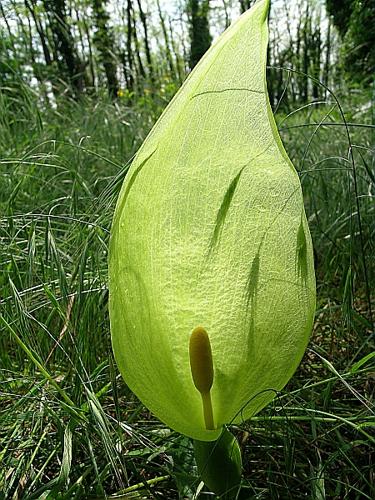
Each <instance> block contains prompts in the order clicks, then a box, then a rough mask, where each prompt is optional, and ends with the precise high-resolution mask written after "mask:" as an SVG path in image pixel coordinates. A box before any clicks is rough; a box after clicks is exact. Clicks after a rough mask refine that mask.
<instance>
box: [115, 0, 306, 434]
mask: <svg viewBox="0 0 375 500" xmlns="http://www.w3.org/2000/svg"><path fill="white" fill-rule="evenodd" d="M267 11H268V2H267V1H266V0H260V1H259V2H257V3H256V4H255V6H254V7H253V8H252V9H251V10H250V11H248V12H247V13H245V14H244V15H243V16H241V17H240V18H239V20H238V21H237V22H236V23H235V24H233V26H231V27H230V28H229V29H228V30H227V31H226V32H225V33H224V34H223V35H222V36H221V37H220V38H219V39H218V41H217V42H216V43H215V44H214V45H213V47H212V48H211V49H210V50H209V51H208V53H207V54H206V55H205V56H204V58H203V59H202V61H201V62H200V63H199V65H198V66H197V67H196V68H195V69H194V71H193V72H192V73H191V75H190V77H189V78H188V79H187V81H186V82H185V84H184V85H183V87H182V88H181V90H180V91H179V92H178V94H177V95H176V97H175V98H174V99H173V101H172V102H171V104H170V105H169V106H168V108H167V109H166V111H165V112H164V113H163V115H162V116H161V118H160V119H159V121H158V122H157V124H156V125H155V127H154V128H153V130H152V131H151V133H150V134H149V136H148V137H147V139H146V140H145V142H144V143H143V145H142V147H141V148H140V150H139V151H138V153H137V155H136V157H135V159H134V161H133V163H132V166H131V169H130V171H129V173H128V174H127V177H126V181H125V182H124V185H123V188H122V191H121V194H120V197H119V200H118V203H117V207H116V212H115V216H114V221H113V227H112V235H111V244H110V262H109V266H110V269H109V273H110V283H109V286H110V320H111V330H112V342H113V349H114V353H115V358H116V361H117V364H118V366H119V369H120V371H121V373H122V375H123V377H124V379H125V381H126V383H127V384H128V385H129V387H130V388H131V389H132V390H133V391H134V392H135V394H136V395H137V396H138V397H139V398H140V400H141V401H142V402H143V403H144V404H145V405H146V406H147V407H148V408H149V409H150V410H151V411H152V412H153V413H154V414H155V415H156V416H157V417H158V418H159V419H160V420H162V421H163V422H165V423H166V424H167V425H169V426H170V427H172V428H173V429H175V430H177V431H179V432H181V433H184V434H187V435H188V436H191V437H193V438H195V439H198V440H207V441H208V440H214V439H216V438H217V437H218V436H219V435H220V432H221V426H222V425H223V424H225V423H230V422H241V421H242V420H244V419H247V418H249V417H251V416H252V415H254V414H255V413H256V412H258V411H259V410H260V409H261V408H263V407H264V406H265V405H266V404H267V403H268V402H269V401H270V400H271V399H272V398H273V397H274V395H275V391H277V390H280V389H281V388H282V387H283V386H284V385H285V384H286V382H287V381H288V380H289V378H290V377H291V376H292V374H293V372H294V371H295V369H296V367H297V366H298V364H299V362H300V360H301V358H302V355H303V352H304V350H305V348H306V344H307V341H308V337H309V333H310V331H311V327H312V321H313V315H314V307H315V279H314V269H313V257H312V246H311V239H310V234H309V230H308V227H307V222H306V217H305V213H304V208H303V199H302V193H301V187H300V183H299V179H298V175H297V174H296V172H295V170H294V168H293V166H292V164H291V163H290V161H289V159H288V157H287V155H286V153H285V151H284V148H283V146H282V144H281V141H280V138H279V135H278V132H277V129H276V125H275V123H274V119H273V116H272V112H271V110H270V107H269V103H268V97H267V93H266V79H265V67H266V51H267V40H268V31H267V20H266V18H267ZM197 326H202V327H203V328H204V329H205V330H206V331H207V333H208V335H209V339H210V342H211V348H212V358H213V365H214V381H213V386H212V389H211V396H212V407H213V413H214V421H215V425H216V427H217V430H216V431H215V430H214V431H207V430H206V429H205V425H204V419H203V411H202V402H201V396H200V394H199V392H198V391H197V390H196V388H195V386H194V384H193V380H192V375H191V370H190V364H189V337H190V334H191V332H192V331H193V329H194V328H196V327H197Z"/></svg>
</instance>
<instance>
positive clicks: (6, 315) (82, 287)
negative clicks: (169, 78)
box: [0, 84, 375, 500]
mask: <svg viewBox="0 0 375 500" xmlns="http://www.w3.org/2000/svg"><path fill="white" fill-rule="evenodd" d="M365 101H366V99H362V98H355V99H353V100H352V101H351V100H349V99H348V98H346V99H345V113H346V115H345V116H346V119H347V121H348V122H350V123H356V124H368V123H371V121H370V117H369V111H368V110H366V109H367V108H366V107H364V106H363V103H364V102H365ZM163 105H164V103H163V101H160V102H153V101H152V100H150V99H143V100H142V101H141V102H138V103H137V104H136V105H134V106H133V107H132V108H129V107H127V106H126V105H125V103H119V104H117V105H116V106H113V105H112V104H111V103H109V102H107V101H106V100H105V99H102V100H96V101H95V102H93V101H92V100H89V99H87V100H84V101H83V102H80V103H75V102H69V101H68V100H66V101H64V102H62V103H60V104H59V106H58V107H57V108H50V109H44V108H43V107H42V106H41V105H40V104H38V103H37V99H36V96H34V95H33V94H32V92H30V91H28V90H26V89H25V88H23V87H22V85H21V84H19V85H18V86H15V87H14V88H13V89H12V88H10V89H8V90H5V91H4V92H3V93H0V110H1V112H0V245H1V252H0V313H1V314H0V499H1V498H4V499H5V498H14V499H36V498H44V499H46V498H49V499H70V498H105V497H107V498H164V499H177V498H197V497H198V495H196V497H194V496H193V495H194V493H195V492H197V490H199V489H200V488H201V485H200V480H199V477H198V476H197V472H196V470H195V467H194V461H193V455H192V446H191V443H190V441H189V440H188V439H187V438H185V437H183V436H180V435H178V434H176V433H175V432H172V431H170V430H169V429H166V428H165V427H164V426H163V425H162V424H161V423H160V422H158V421H157V420H156V419H155V418H154V417H153V416H152V415H150V414H149V413H148V411H147V410H146V409H145V408H143V407H142V405H141V404H140V403H139V402H138V401H137V400H136V398H135V397H134V396H133V395H132V394H131V393H130V391H129V390H128V389H127V388H126V386H125V384H124V383H123V381H122V379H121V378H120V377H119V375H118V371H117V369H116V366H115V364H114V361H113V357H112V353H111V346H110V333H109V321H108V309H107V299H108V292H107V286H106V284H107V243H108V235H109V228H110V223H111V216H112V212H113V209H114V203H115V200H116V196H117V194H118V192H119V188H120V186H121V183H122V180H123V178H124V175H125V168H124V167H125V165H126V163H127V162H128V161H129V160H131V158H132V156H133V154H134V153H135V151H136V150H137V148H138V146H139V145H140V143H141V141H142V140H143V138H144V137H145V135H146V134H147V132H148V130H149V129H150V127H151V126H152V124H153V122H154V121H155V119H156V117H157V115H158V114H159V113H160V111H161V109H162V107H163ZM42 109H43V111H42ZM278 120H279V124H280V128H281V131H282V136H283V139H284V142H285V144H286V148H287V150H288V153H289V154H290V156H291V158H292V160H293V161H294V163H295V165H296V168H297V169H298V171H299V172H300V175H301V180H302V184H303V189H304V193H305V200H306V209H307V213H308V217H309V222H310V227H311V231H312V235H313V239H314V245H315V251H316V265H317V285H318V305H317V313H316V322H315V327H314V332H313V335H312V338H311V342H310V344H309V347H308V350H307V352H306V355H305V357H304V359H303V361H302V363H301V366H300V368H299V369H298V371H297V373H296V375H295V376H294V378H293V379H292V380H291V382H290V383H289V385H288V386H287V387H286V388H285V390H284V391H283V392H282V393H280V394H279V395H278V396H277V397H276V398H275V400H274V402H273V404H271V405H269V406H268V407H267V408H266V409H264V410H263V411H262V412H261V413H260V414H259V415H257V416H256V417H255V418H253V419H252V420H251V421H250V422H246V423H244V424H243V425H241V426H240V427H236V428H234V429H233V431H234V432H235V433H236V435H237V437H238V438H239V441H240V442H241V446H242V451H243V458H244V484H243V487H244V490H245V491H246V492H247V493H248V498H249V499H250V498H256V499H279V498H280V499H298V498H312V499H316V500H322V499H325V498H334V499H345V498H348V499H362V498H365V499H366V498H367V499H370V500H371V499H372V498H374V497H375V490H374V483H375V482H374V479H375V478H374V463H373V460H374V457H373V456H372V450H373V449H374V444H375V435H374V432H373V429H374V425H375V417H374V406H373V402H372V401H373V392H374V375H375V370H374V360H375V358H374V357H373V351H372V349H373V343H372V342H373V337H371V332H372V327H371V318H372V315H373V313H374V312H373V311H372V310H371V298H370V293H371V290H373V289H374V284H375V270H374V259H373V255H374V242H375V224H374V215H375V204H374V190H375V178H374V160H373V157H374V145H375V129H374V128H371V127H370V126H369V127H365V126H362V127H359V126H349V127H348V128H346V127H345V126H344V125H343V121H344V120H343V117H342V116H341V115H340V112H339V109H338V106H337V103H335V100H334V98H333V97H332V96H328V97H327V103H325V104H316V105H312V106H309V107H305V108H303V109H301V110H295V113H293V114H292V115H291V116H286V115H284V114H282V113H279V114H278ZM322 123H324V124H325V125H322ZM352 154H353V157H352ZM372 306H373V307H374V304H372ZM199 497H200V498H202V499H203V498H213V497H212V496H209V494H208V493H204V488H203V491H202V493H201V494H200V496H199Z"/></svg>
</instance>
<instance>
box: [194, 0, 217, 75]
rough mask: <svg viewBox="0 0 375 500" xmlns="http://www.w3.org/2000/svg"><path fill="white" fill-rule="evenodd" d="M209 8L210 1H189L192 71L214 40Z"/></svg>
mask: <svg viewBox="0 0 375 500" xmlns="http://www.w3.org/2000/svg"><path fill="white" fill-rule="evenodd" d="M209 7H210V5H209V0H189V2H188V14H189V25H190V30H189V31H190V61H189V63H190V69H193V68H194V66H195V65H196V64H197V63H198V61H199V60H200V59H201V57H202V56H203V55H204V54H205V52H206V51H207V50H208V49H209V48H210V45H211V41H212V38H211V35H210V27H209V22H208V12H209Z"/></svg>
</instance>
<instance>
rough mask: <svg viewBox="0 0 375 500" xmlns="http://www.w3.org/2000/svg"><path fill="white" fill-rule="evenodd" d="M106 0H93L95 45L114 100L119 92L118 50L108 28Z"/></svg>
mask: <svg viewBox="0 0 375 500" xmlns="http://www.w3.org/2000/svg"><path fill="white" fill-rule="evenodd" d="M105 5H106V0H93V2H92V8H93V14H94V20H95V25H96V33H95V36H94V43H95V45H96V47H97V49H98V52H99V54H100V62H101V64H102V65H103V67H104V72H105V75H106V79H107V87H108V92H109V95H110V96H111V97H112V98H114V97H116V96H117V92H118V80H117V64H116V56H115V53H116V50H115V47H114V42H113V36H111V30H110V29H109V26H108V21H109V16H108V14H107V12H106V9H105Z"/></svg>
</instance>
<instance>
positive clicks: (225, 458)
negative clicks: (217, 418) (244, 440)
mask: <svg viewBox="0 0 375 500" xmlns="http://www.w3.org/2000/svg"><path fill="white" fill-rule="evenodd" d="M194 454H195V460H196V462H197V466H198V471H199V474H200V476H201V478H202V480H203V481H204V483H205V484H206V486H207V487H208V488H209V489H210V490H211V491H213V492H214V493H216V494H217V495H220V498H222V499H226V500H232V499H235V498H237V497H238V492H239V490H240V485H241V476H242V474H241V470H242V459H241V450H240V447H239V445H238V442H237V439H236V438H235V437H234V436H233V435H232V434H231V433H230V432H229V431H228V430H227V429H225V428H223V431H222V433H221V434H220V437H219V438H218V439H217V440H216V441H194Z"/></svg>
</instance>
